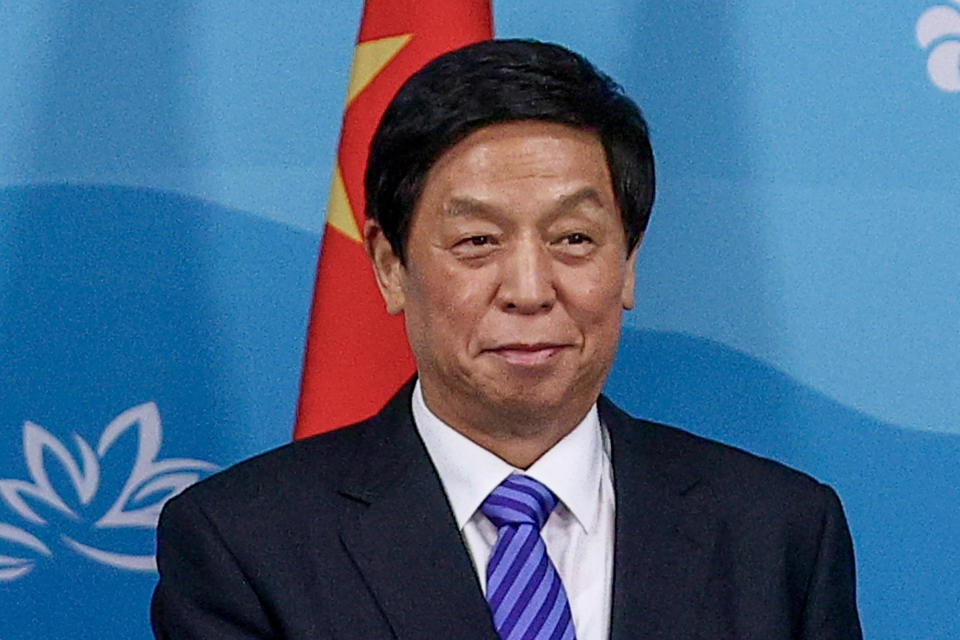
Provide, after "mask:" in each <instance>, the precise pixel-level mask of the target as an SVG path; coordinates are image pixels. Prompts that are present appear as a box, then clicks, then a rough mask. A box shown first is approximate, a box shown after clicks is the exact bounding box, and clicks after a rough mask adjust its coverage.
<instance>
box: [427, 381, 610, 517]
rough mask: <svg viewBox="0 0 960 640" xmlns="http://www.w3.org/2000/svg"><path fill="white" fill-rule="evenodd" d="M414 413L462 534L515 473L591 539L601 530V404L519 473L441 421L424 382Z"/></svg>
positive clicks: (602, 453) (592, 408) (602, 451)
mask: <svg viewBox="0 0 960 640" xmlns="http://www.w3.org/2000/svg"><path fill="white" fill-rule="evenodd" d="M412 408H413V421H414V423H415V424H416V427H417V431H418V432H419V434H420V438H421V439H422V440H423V443H424V445H425V446H426V448H427V453H428V454H429V455H430V459H431V460H432V461H433V465H434V467H436V469H437V473H438V474H439V475H440V481H441V483H442V484H443V489H444V491H445V492H446V494H447V500H448V501H449V502H450V506H451V508H452V509H453V515H454V517H455V518H456V521H457V527H458V528H460V529H461V530H462V529H463V526H464V525H465V524H466V523H467V521H468V520H469V519H470V518H471V517H472V516H473V514H474V513H475V512H476V511H477V509H479V508H480V505H481V504H482V503H483V501H484V499H485V498H486V497H487V496H488V495H489V494H490V492H491V491H493V489H494V488H495V487H496V486H497V485H498V484H500V483H501V482H503V480H504V479H505V478H506V477H507V476H509V475H510V474H511V473H523V474H526V475H528V476H530V477H531V478H534V479H535V480H537V481H538V482H541V483H543V484H545V485H546V486H547V487H549V488H550V490H551V491H553V492H554V494H556V496H557V498H558V499H559V500H560V501H561V502H562V503H563V504H564V505H565V506H566V507H567V509H569V510H570V512H571V513H572V514H573V516H574V517H575V518H576V519H577V522H579V523H580V526H582V527H583V528H584V530H585V531H586V532H587V533H589V532H590V531H591V530H592V529H593V527H594V526H596V520H597V513H598V510H599V508H600V483H601V477H602V472H603V455H604V448H603V438H602V434H601V429H600V419H599V416H598V414H597V405H596V404H595V403H594V405H593V406H592V407H590V410H589V411H588V412H587V415H586V416H585V417H584V419H583V420H581V421H580V423H579V424H578V425H577V426H576V427H574V429H573V431H571V432H570V433H568V434H567V435H566V436H565V437H564V438H563V439H562V440H560V441H559V442H558V443H557V444H555V445H554V446H553V447H552V448H551V449H550V450H549V451H547V452H546V453H544V454H543V455H542V456H540V458H539V459H538V460H537V461H536V462H534V463H533V464H532V465H531V466H530V468H529V469H526V470H523V469H517V468H516V467H514V466H512V465H511V464H509V463H508V462H506V461H505V460H503V459H502V458H500V457H498V456H496V455H495V454H493V453H491V452H490V451H487V450H486V449H484V448H483V447H481V446H480V445H478V444H477V443H475V442H473V441H472V440H470V439H469V438H467V437H466V436H464V435H462V434H461V433H459V432H458V431H456V430H454V429H453V428H452V427H450V426H449V425H447V424H446V423H444V422H443V421H442V420H440V418H438V417H437V416H436V415H435V414H434V413H433V412H432V411H430V409H429V408H428V407H427V405H426V402H424V399H423V392H422V391H421V388H420V381H419V380H417V384H416V386H415V387H414V390H413V398H412Z"/></svg>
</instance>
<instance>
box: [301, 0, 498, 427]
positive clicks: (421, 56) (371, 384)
mask: <svg viewBox="0 0 960 640" xmlns="http://www.w3.org/2000/svg"><path fill="white" fill-rule="evenodd" d="M491 34H492V19H491V15H490V2H489V0H367V1H366V4H365V6H364V9H363V19H362V21H361V23H360V35H359V36H358V37H357V47H356V49H355V50H354V56H353V66H352V67H351V70H350V84H349V86H348V87H347V107H346V112H345V113H344V116H343V129H342V131H341V134H340V150H339V152H338V154H337V164H336V167H335V168H334V176H333V182H332V185H331V187H330V199H329V202H328V205H327V224H326V227H325V229H324V234H323V245H322V247H321V250H320V262H319V265H318V267H317V282H316V287H315V289H314V295H313V310H312V312H311V315H310V329H309V332H308V334H307V352H306V358H305V363H304V371H303V382H302V385H301V388H300V407H299V409H298V411H297V425H296V430H295V433H294V436H295V437H297V438H302V437H306V436H310V435H313V434H316V433H320V432H323V431H329V430H331V429H335V428H337V427H340V426H344V425H347V424H350V423H352V422H356V421H358V420H362V419H364V418H367V417H369V416H371V415H373V414H374V413H376V412H377V411H378V410H379V409H380V408H381V407H382V406H383V404H384V403H385V402H386V401H387V400H388V399H389V398H390V396H391V395H393V393H394V392H395V391H396V390H397V389H398V388H399V387H400V386H401V385H402V384H403V383H404V382H405V381H406V380H407V378H409V377H410V375H412V374H413V371H414V361H413V356H412V355H411V354H410V349H409V347H408V346H407V338H406V334H405V332H404V329H403V320H402V318H401V317H399V316H388V315H387V313H386V311H385V309H384V305H383V300H382V298H381V297H380V292H379V290H378V289H377V284H376V281H375V279H374V276H373V269H372V268H371V266H370V262H369V260H368V259H367V256H366V254H365V253H364V251H363V245H362V243H361V232H362V231H361V230H362V229H363V222H364V197H363V172H364V169H365V168H366V166H367V152H368V148H369V146H370V140H371V138H373V132H374V130H375V129H376V127H377V124H378V123H379V121H380V116H381V115H382V114H383V111H384V110H385V109H386V108H387V104H388V103H389V102H390V100H391V98H393V96H394V94H395V93H396V92H397V90H398V89H399V88H400V85H402V84H403V83H404V81H405V80H406V79H407V78H409V77H410V76H411V75H412V74H413V73H414V72H415V71H416V70H417V69H419V68H420V67H422V66H423V65H424V64H426V63H427V62H428V61H429V60H431V59H433V58H435V57H437V56H438V55H440V54H442V53H445V52H447V51H451V50H453V49H456V48H459V47H461V46H464V45H466V44H470V43H471V42H477V41H479V40H486V39H489V38H490V37H491Z"/></svg>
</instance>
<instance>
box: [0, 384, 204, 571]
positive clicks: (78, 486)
mask: <svg viewBox="0 0 960 640" xmlns="http://www.w3.org/2000/svg"><path fill="white" fill-rule="evenodd" d="M127 432H132V433H133V434H135V435H136V437H137V451H136V458H135V459H134V460H132V465H131V464H128V468H131V471H130V475H129V476H128V477H127V479H126V481H125V482H124V483H123V486H122V487H120V488H119V491H118V492H117V493H116V495H117V497H116V499H115V500H114V501H113V503H112V505H111V506H110V507H109V508H107V509H106V510H105V511H102V510H101V511H102V513H96V514H94V513H90V512H89V510H88V507H90V506H91V504H92V503H93V501H94V498H95V497H96V496H97V494H98V492H100V491H101V490H102V489H104V487H101V486H100V479H101V463H102V462H103V461H104V459H105V458H106V456H107V454H109V453H110V452H111V447H113V445H114V444H115V443H116V442H117V440H118V439H119V438H120V436H122V435H123V434H125V433H127ZM161 440H162V432H161V425H160V413H159V412H158V411H157V405H156V404H154V403H153V402H147V403H145V404H141V405H139V406H136V407H132V408H130V409H127V410H126V411H124V412H123V413H121V414H120V415H119V416H117V417H116V418H114V419H113V421H112V422H110V424H108V425H107V426H106V428H105V429H104V430H103V433H102V434H101V435H100V440H99V442H98V443H97V448H96V451H94V449H93V448H92V447H91V446H90V445H89V444H88V443H87V442H86V441H85V440H84V439H83V438H81V437H80V436H79V435H77V434H73V441H74V443H75V444H76V447H77V450H78V451H79V453H80V461H79V462H78V461H77V460H76V459H75V458H74V457H73V455H72V454H71V453H70V451H69V449H67V446H66V445H65V444H64V443H63V442H61V441H60V440H58V439H57V438H56V437H55V436H54V435H53V434H51V433H50V432H49V431H47V430H46V429H44V428H43V427H41V426H40V425H37V424H34V423H32V422H26V423H24V425H23V452H24V457H25V459H26V463H27V470H28V471H29V473H30V478H31V479H30V480H29V481H27V480H15V479H0V497H2V498H3V500H4V501H5V502H6V503H7V505H8V506H9V507H10V508H11V509H13V510H14V511H15V512H16V513H17V514H18V515H20V516H21V517H22V518H23V519H24V520H25V521H27V522H28V523H30V525H32V528H33V529H34V532H30V531H28V530H27V529H24V528H22V527H21V526H15V525H13V524H9V523H4V522H0V543H2V542H6V543H7V544H6V545H5V546H6V547H8V548H9V547H12V548H13V549H15V550H16V551H14V553H17V555H0V582H9V581H12V580H16V579H17V578H21V577H23V576H25V575H27V574H28V573H30V571H31V570H32V569H33V568H34V566H35V565H36V563H37V561H38V560H39V559H40V558H41V556H46V557H52V556H53V551H52V550H51V547H52V546H53V543H52V542H51V540H56V541H58V542H60V543H62V544H63V545H65V546H66V547H68V548H69V549H72V550H73V551H75V552H77V553H79V554H81V555H84V556H86V557H88V558H90V559H92V560H95V561H97V562H102V563H104V564H107V565H110V566H113V567H118V568H121V569H128V570H131V571H154V570H156V559H155V558H154V556H153V554H152V553H147V554H142V555H137V554H129V553H120V552H117V551H111V550H109V549H103V548H101V547H100V546H95V542H96V539H97V532H98V531H104V530H108V529H114V530H116V529H124V528H138V529H155V528H156V526H157V519H158V518H159V516H160V509H161V508H163V505H164V504H165V503H166V502H167V500H169V499H170V498H172V497H173V496H175V495H176V494H178V493H180V492H181V491H183V490H184V489H186V488H187V487H188V486H190V485H191V484H193V483H194V482H196V481H197V480H199V479H200V477H201V475H205V474H208V473H210V472H212V471H216V469H217V466H216V465H213V464H211V463H209V462H204V461H202V460H192V459H189V458H170V459H166V460H163V459H161V460H158V459H157V455H158V454H159V453H160V443H161ZM45 454H46V457H45ZM115 455H120V454H115ZM45 460H50V461H52V460H56V461H57V462H58V463H59V464H60V467H61V470H62V471H63V472H65V475H66V476H67V477H68V478H69V479H70V482H71V483H72V485H73V489H74V491H75V495H74V496H66V497H65V496H60V495H58V494H57V492H56V490H55V489H54V488H53V484H52V483H51V481H50V476H49V475H48V473H47V469H46V468H45V467H44V464H45ZM128 462H129V461H128ZM118 484H119V483H118ZM111 489H114V487H111ZM65 498H66V499H65ZM68 502H71V503H72V504H73V505H74V506H72V507H71V506H69V505H68ZM31 503H32V504H31ZM40 504H42V505H44V507H45V508H46V510H45V511H44V514H45V515H47V517H44V516H43V515H41V514H40V513H37V506H38V505H40ZM48 512H49V513H48ZM51 514H56V515H57V516H58V517H65V518H68V519H69V520H70V521H71V522H72V523H80V524H86V525H87V534H88V535H87V536H84V537H83V539H84V540H85V542H81V541H80V540H77V539H76V538H75V537H71V536H68V535H66V534H64V533H61V532H59V531H57V530H56V529H57V528H56V524H55V523H53V524H52V523H51V522H49V521H48V517H49V516H50V515H51ZM20 524H24V523H20ZM74 530H76V528H75V527H72V528H71V531H74ZM41 538H45V539H46V540H44V539H41ZM151 546H152V545H151Z"/></svg>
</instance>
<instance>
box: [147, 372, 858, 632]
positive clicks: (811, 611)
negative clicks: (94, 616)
mask: <svg viewBox="0 0 960 640" xmlns="http://www.w3.org/2000/svg"><path fill="white" fill-rule="evenodd" d="M411 388H412V387H411V386H410V385H408V386H407V387H406V388H405V389H404V390H402V391H401V392H400V393H399V394H398V395H397V396H396V397H395V398H394V399H393V400H392V401H391V402H390V404H388V405H387V407H386V408H385V409H384V410H383V411H382V412H381V413H380V414H379V415H377V416H375V417H373V418H371V419H370V420H367V421H365V422H362V423H360V424H358V425H356V426H354V427H351V428H347V429H342V430H339V431H335V432H333V433H329V434H325V435H322V436H318V437H314V438H310V439H307V440H303V441H300V442H296V443H292V444H290V445H287V446H284V447H282V448H280V449H278V450H276V451H273V452H270V453H267V454H264V455H262V456H259V457H257V458H254V459H252V460H249V461H246V462H243V463H241V464H239V465H237V466H235V467H233V468H231V469H229V470H227V471H225V472H223V473H220V474H217V475H215V476H213V477H211V478H209V479H207V480H205V481H203V482H201V483H199V484H197V485H194V486H193V487H191V488H190V489H188V490H187V491H185V492H184V493H183V494H181V495H180V496H178V497H177V498H175V499H173V500H171V501H170V502H169V503H168V504H167V506H166V508H165V509H164V511H163V515H162V516H161V518H160V524H159V527H158V531H157V537H158V548H157V561H158V565H159V569H160V581H159V584H158V585H157V589H156V592H155V594H154V599H153V606H152V611H151V613H152V620H153V625H154V631H155V633H156V635H157V637H158V638H177V639H181V638H290V639H308V638H309V639H311V640H317V639H322V638H337V639H350V638H356V639H363V640H374V639H378V638H404V639H407V638H423V639H430V640H437V639H447V638H452V639H457V640H460V639H473V638H477V639H480V638H486V639H490V640H495V639H496V637H497V636H496V632H495V631H494V629H493V625H492V622H491V618H490V614H489V612H488V609H487V606H486V602H485V601H484V599H483V596H482V594H481V590H480V585H479V583H478V581H477V578H476V574H475V572H474V569H473V566H472V564H471V561H470V558H469V556H468V554H467V551H466V549H465V547H464V544H463V541H462V540H461V538H460V535H459V532H458V530H457V527H456V524H455V522H454V517H453V514H452V512H451V510H450V507H449V505H448V504H447V501H446V497H445V495H444V492H443V488H442V486H441V484H440V480H439V478H438V477H437V474H436V471H435V470H434V468H433V465H432V464H431V462H430V459H429V457H428V455H427V453H426V450H425V449H424V446H423V444H422V442H421V441H420V439H419V437H418V435H417V432H416V429H415V427H414V425H413V421H412V417H411V412H410V392H411ZM599 410H600V419H601V421H602V422H603V424H604V425H606V426H607V428H608V430H609V432H610V441H611V450H612V459H613V469H614V485H615V492H616V526H615V530H616V545H615V551H614V580H613V614H612V621H611V638H614V639H616V640H626V639H628V638H637V639H643V640H654V639H657V638H701V639H703V640H707V639H709V640H716V639H718V638H737V639H741V640H746V639H753V638H755V639H757V640H774V639H778V638H804V639H814V638H816V639H831V638H843V639H849V638H859V637H860V626H859V622H858V618H857V611H856V604H855V597H854V575H853V554H852V550H851V543H850V536H849V534H848V531H847V525H846V522H845V520H844V517H843V512H842V509H841V507H840V503H839V501H838V499H837V496H836V494H834V492H833V491H832V490H831V489H830V488H828V487H826V486H824V485H822V484H819V483H817V482H816V481H814V480H813V479H811V478H809V477H807V476H805V475H803V474H800V473H798V472H796V471H791V470H789V469H787V468H786V467H784V466H782V465H780V464H778V463H775V462H771V461H769V460H764V459H761V458H757V457H755V456H752V455H750V454H747V453H744V452H742V451H739V450H736V449H732V448H730V447H727V446H724V445H720V444H717V443H714V442H710V441H708V440H705V439H702V438H699V437H696V436H693V435H691V434H688V433H685V432H683V431H680V430H677V429H673V428H671V427H666V426H663V425H657V424H653V423H649V422H643V421H640V420H635V419H633V418H631V417H630V416H628V415H626V414H625V413H623V412H621V411H620V410H619V409H617V407H615V406H614V405H613V404H612V403H611V402H609V401H608V400H606V399H605V398H602V397H601V398H600V401H599Z"/></svg>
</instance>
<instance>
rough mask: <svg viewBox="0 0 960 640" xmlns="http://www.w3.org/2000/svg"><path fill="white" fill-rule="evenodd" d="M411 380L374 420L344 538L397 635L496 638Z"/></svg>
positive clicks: (351, 485) (348, 480)
mask: <svg viewBox="0 0 960 640" xmlns="http://www.w3.org/2000/svg"><path fill="white" fill-rule="evenodd" d="M412 389H413V385H412V383H410V384H408V385H407V386H405V387H404V388H403V389H402V390H401V391H400V392H399V393H398V394H397V395H396V396H394V398H393V400H391V401H390V403H389V404H388V405H387V406H386V407H385V408H384V410H383V411H382V412H381V413H380V414H378V415H377V416H376V417H374V418H373V419H372V420H371V421H369V422H368V423H367V424H366V425H365V427H364V432H363V434H362V440H361V443H360V445H359V448H358V452H357V456H356V460H355V464H354V466H353V468H352V469H353V471H352V473H351V474H349V475H348V476H347V477H345V479H344V482H343V485H342V487H341V495H343V496H344V497H345V498H347V500H346V501H345V505H344V508H343V509H342V511H341V514H340V537H341V540H342V542H343V544H344V546H345V547H346V549H347V552H348V553H349V554H350V555H351V557H352V558H353V561H354V562H355V563H356V565H357V567H358V569H359V570H360V572H361V574H362V575H363V578H364V580H365V581H366V583H367V585H368V586H369V588H370V590H371V592H372V593H373V594H374V597H375V598H376V599H377V601H378V603H379V604H380V607H381V610H382V611H383V613H384V616H385V617H386V618H387V620H388V622H389V624H390V626H391V628H392V629H393V632H394V634H395V635H396V636H397V637H398V638H464V639H473V638H477V639H481V638H483V639H489V640H496V639H497V634H496V632H495V631H494V629H493V623H492V620H491V618H490V612H489V609H488V607H487V603H486V601H485V600H484V598H483V594H482V591H481V590H480V585H479V584H478V583H477V578H476V572H475V571H474V568H473V565H472V563H471V561H470V558H469V556H468V554H467V550H466V547H465V546H464V544H463V541H462V539H461V538H460V534H459V531H458V529H457V526H456V523H455V521H454V517H453V513H452V512H451V510H450V507H449V505H448V503H447V499H446V496H445V495H444V493H443V488H442V486H441V484H440V479H439V477H438V476H437V473H436V470H435V469H434V468H433V465H432V463H431V462H430V459H429V456H428V455H427V452H426V449H425V448H424V446H423V443H422V442H421V440H420V438H419V436H418V435H417V431H416V428H415V427H414V425H413V418H412V415H411V411H410V395H411V391H412Z"/></svg>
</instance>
